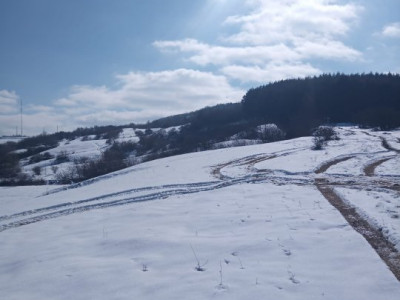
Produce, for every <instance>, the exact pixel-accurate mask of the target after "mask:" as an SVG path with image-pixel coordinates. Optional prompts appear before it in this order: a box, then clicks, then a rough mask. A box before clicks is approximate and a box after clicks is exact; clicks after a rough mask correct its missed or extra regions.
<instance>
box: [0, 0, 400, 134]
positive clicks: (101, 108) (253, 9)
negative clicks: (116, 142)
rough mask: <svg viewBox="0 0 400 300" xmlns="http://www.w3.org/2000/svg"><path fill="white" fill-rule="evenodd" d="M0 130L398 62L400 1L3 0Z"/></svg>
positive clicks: (182, 104) (230, 95) (35, 129)
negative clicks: (21, 115) (287, 79)
mask: <svg viewBox="0 0 400 300" xmlns="http://www.w3.org/2000/svg"><path fill="white" fill-rule="evenodd" d="M0 39H1V47H0V135H9V134H14V133H15V131H16V127H17V126H19V116H18V112H19V109H18V106H19V103H20V101H22V102H23V107H24V124H25V126H24V133H26V134H37V133H40V132H42V131H43V130H45V131H46V132H54V131H55V130H56V129H57V127H58V128H59V129H61V130H71V129H74V128H76V127H79V126H94V125H105V124H107V125H108V124H126V123H131V122H134V123H140V122H146V121H147V120H152V119H155V118H158V117H162V116H167V115H171V114H177V113H182V112H188V111H192V110H195V109H198V108H201V107H204V106H207V105H214V104H217V103H225V102H236V101H240V100H241V97H242V96H243V94H244V93H245V92H246V90H247V89H248V88H250V87H256V86H259V85H262V84H266V83H268V82H272V81H276V80H281V79H286V78H293V77H304V76H313V75H318V74H322V73H336V72H344V73H355V72H360V73H361V72H371V71H372V72H393V73H399V72H400V54H399V53H400V2H399V1H398V0H382V1H375V0H366V1H360V0H355V1H347V0H337V1H335V0H302V1H294V0H279V1H278V0H191V1H186V0H146V1H139V0H113V1H111V0H68V1H66V0H0Z"/></svg>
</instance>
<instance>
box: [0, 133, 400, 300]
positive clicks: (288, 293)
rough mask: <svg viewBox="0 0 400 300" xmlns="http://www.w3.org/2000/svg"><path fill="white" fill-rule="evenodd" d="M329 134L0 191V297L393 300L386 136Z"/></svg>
mask: <svg viewBox="0 0 400 300" xmlns="http://www.w3.org/2000/svg"><path fill="white" fill-rule="evenodd" d="M336 131H337V134H338V138H339V139H337V140H332V141H329V142H328V143H327V144H326V145H325V146H324V147H325V148H324V150H322V151H312V150H311V149H310V148H311V146H312V144H313V139H312V138H310V137H303V138H297V139H292V140H286V141H279V142H274V143H268V144H260V145H253V146H246V147H236V148H229V149H228V148H226V149H219V150H213V151H204V152H199V153H192V154H184V155H178V156H173V157H169V158H164V159H159V160H154V161H150V162H146V163H142V164H140V165H136V166H132V167H130V168H127V169H124V170H121V171H117V172H114V173H111V174H108V175H104V176H101V177H97V178H95V179H93V180H90V181H86V182H82V183H79V184H75V185H70V186H60V187H50V186H36V187H32V186H30V187H12V188H5V187H2V188H0V190H1V194H0V195H1V196H0V204H1V205H0V207H1V208H0V212H1V213H0V241H1V244H2V251H0V270H1V271H0V290H1V291H2V296H3V297H5V298H7V299H55V298H57V299H72V298H73V299H78V300H79V299H94V298H95V299H111V298H119V299H161V298H162V299H183V298H185V299H186V298H188V297H189V298H190V299H210V298H218V299H261V298H264V297H265V296H266V295H268V297H270V298H273V299H332V300H333V299H343V300H346V299H387V300H391V299H397V298H398V295H399V293H400V284H399V281H398V279H400V257H399V251H400V230H399V228H400V227H399V223H398V222H399V213H400V212H399V206H400V202H399V197H398V193H399V180H400V173H399V168H398V165H399V162H400V157H399V151H400V144H399V139H400V132H399V131H392V132H386V133H385V132H374V131H370V130H365V129H358V128H354V127H344V128H336ZM396 276H397V279H396Z"/></svg>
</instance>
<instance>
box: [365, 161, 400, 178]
mask: <svg viewBox="0 0 400 300" xmlns="http://www.w3.org/2000/svg"><path fill="white" fill-rule="evenodd" d="M392 158H393V157H386V158H382V159H380V160H377V161H375V162H373V163H371V164H369V165H367V166H365V167H364V174H365V175H366V176H374V175H375V169H376V168H377V167H378V166H379V165H381V164H383V163H384V162H385V161H388V160H389V159H392Z"/></svg>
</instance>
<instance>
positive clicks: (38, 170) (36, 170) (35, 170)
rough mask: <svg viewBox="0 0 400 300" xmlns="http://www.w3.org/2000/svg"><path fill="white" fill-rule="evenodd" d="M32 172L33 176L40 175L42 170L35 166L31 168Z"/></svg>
mask: <svg viewBox="0 0 400 300" xmlns="http://www.w3.org/2000/svg"><path fill="white" fill-rule="evenodd" d="M32 171H33V173H35V175H40V173H41V171H42V169H41V168H40V167H39V166H36V167H33V168H32Z"/></svg>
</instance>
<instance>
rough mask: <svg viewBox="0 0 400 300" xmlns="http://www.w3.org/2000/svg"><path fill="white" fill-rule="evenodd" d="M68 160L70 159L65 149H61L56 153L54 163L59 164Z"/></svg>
mask: <svg viewBox="0 0 400 300" xmlns="http://www.w3.org/2000/svg"><path fill="white" fill-rule="evenodd" d="M68 161H70V159H69V157H68V153H67V151H61V152H60V153H58V154H57V156H56V159H55V161H54V163H55V164H61V163H64V162H68Z"/></svg>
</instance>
